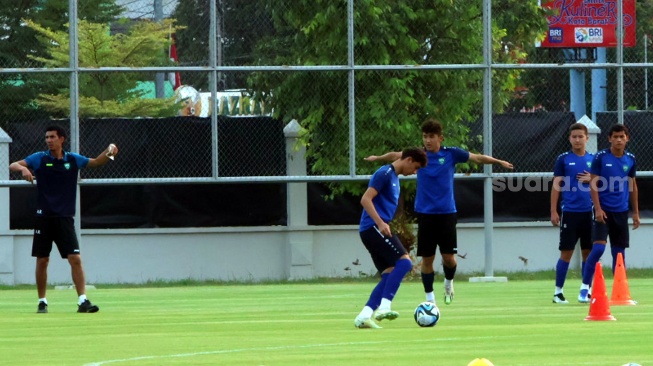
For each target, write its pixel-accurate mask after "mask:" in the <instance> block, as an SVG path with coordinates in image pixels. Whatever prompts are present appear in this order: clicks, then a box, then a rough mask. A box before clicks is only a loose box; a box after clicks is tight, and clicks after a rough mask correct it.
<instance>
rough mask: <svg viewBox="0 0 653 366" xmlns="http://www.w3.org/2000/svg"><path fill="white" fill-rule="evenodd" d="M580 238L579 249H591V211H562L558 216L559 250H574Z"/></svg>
mask: <svg viewBox="0 0 653 366" xmlns="http://www.w3.org/2000/svg"><path fill="white" fill-rule="evenodd" d="M578 240H580V249H581V250H584V249H587V250H589V249H592V211H587V212H565V211H563V212H562V217H560V244H559V245H558V249H559V250H574V247H576V242H578Z"/></svg>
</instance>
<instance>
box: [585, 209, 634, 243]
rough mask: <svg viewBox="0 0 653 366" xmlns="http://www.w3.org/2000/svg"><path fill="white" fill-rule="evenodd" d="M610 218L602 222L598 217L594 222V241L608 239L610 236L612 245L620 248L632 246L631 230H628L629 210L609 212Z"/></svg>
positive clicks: (607, 213) (606, 212) (607, 214)
mask: <svg viewBox="0 0 653 366" xmlns="http://www.w3.org/2000/svg"><path fill="white" fill-rule="evenodd" d="M605 214H606V216H608V219H607V220H605V224H602V223H600V222H598V221H596V219H595V220H594V222H593V224H592V242H593V243H594V242H597V241H606V242H607V240H608V236H609V237H610V245H611V246H614V247H620V248H628V247H629V246H630V232H629V231H628V211H624V212H608V211H605Z"/></svg>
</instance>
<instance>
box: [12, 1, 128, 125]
mask: <svg viewBox="0 0 653 366" xmlns="http://www.w3.org/2000/svg"><path fill="white" fill-rule="evenodd" d="M121 12H122V8H121V7H120V6H118V5H116V4H115V1H114V0H85V1H80V5H79V7H78V15H79V17H80V19H86V20H91V21H93V22H96V23H106V24H108V23H109V22H111V21H112V20H114V19H115V18H116V17H117V16H118V15H119V14H120V13H121ZM22 19H31V20H32V21H34V22H35V23H37V24H40V25H42V26H43V27H45V28H50V29H52V30H64V29H66V27H65V24H67V23H68V0H48V1H43V0H19V1H6V2H4V3H3V5H2V6H1V7H0V68H21V67H41V66H42V65H41V64H39V63H38V62H36V61H35V60H34V59H30V58H29V57H28V56H37V57H38V56H44V55H45V53H44V52H45V46H44V45H43V44H42V43H40V42H39V41H38V40H37V39H36V32H35V31H34V30H33V29H31V28H29V27H26V26H25V24H24V23H23V21H22ZM34 75H35V74H27V73H22V74H16V73H11V74H8V73H7V74H2V73H0V105H2V106H3V108H1V109H0V127H2V125H3V124H4V123H8V122H7V121H10V120H14V121H15V120H16V119H17V117H19V116H29V117H30V118H38V117H45V116H46V115H47V114H46V113H45V111H42V110H40V109H39V108H38V106H36V105H35V104H34V103H33V100H34V99H35V98H36V97H37V94H38V93H39V92H54V90H53V89H52V85H53V84H54V85H56V83H52V82H50V81H49V80H48V78H46V77H43V76H40V77H36V78H35V77H33V76H34ZM54 79H55V80H56V79H60V77H54Z"/></svg>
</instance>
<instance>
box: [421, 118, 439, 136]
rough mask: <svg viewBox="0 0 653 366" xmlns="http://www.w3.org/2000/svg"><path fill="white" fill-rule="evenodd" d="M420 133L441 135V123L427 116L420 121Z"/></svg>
mask: <svg viewBox="0 0 653 366" xmlns="http://www.w3.org/2000/svg"><path fill="white" fill-rule="evenodd" d="M422 133H434V134H436V135H442V124H441V123H440V121H438V120H436V119H434V118H429V119H427V120H426V121H424V123H422Z"/></svg>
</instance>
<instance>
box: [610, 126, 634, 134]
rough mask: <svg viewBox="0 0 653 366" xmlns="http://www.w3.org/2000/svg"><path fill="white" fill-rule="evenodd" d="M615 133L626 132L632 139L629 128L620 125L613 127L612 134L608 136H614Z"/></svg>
mask: <svg viewBox="0 0 653 366" xmlns="http://www.w3.org/2000/svg"><path fill="white" fill-rule="evenodd" d="M615 132H624V133H625V134H626V136H627V137H630V133H628V127H626V126H625V125H620V124H616V125H612V127H610V133H609V134H608V136H612V134H613V133H615Z"/></svg>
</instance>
